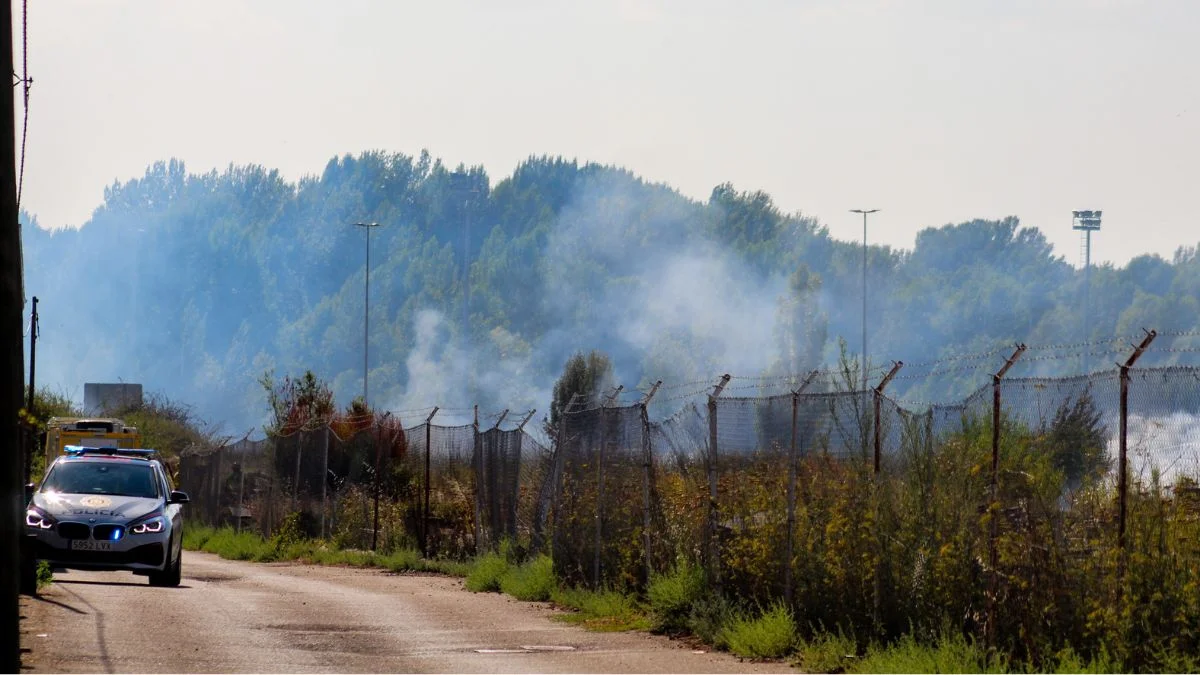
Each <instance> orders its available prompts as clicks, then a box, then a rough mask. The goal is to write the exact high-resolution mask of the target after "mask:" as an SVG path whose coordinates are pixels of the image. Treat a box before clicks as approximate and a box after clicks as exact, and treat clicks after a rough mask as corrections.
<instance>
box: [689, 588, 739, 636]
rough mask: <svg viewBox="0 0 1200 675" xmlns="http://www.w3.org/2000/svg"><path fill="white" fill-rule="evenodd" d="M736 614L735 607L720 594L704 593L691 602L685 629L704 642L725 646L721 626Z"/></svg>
mask: <svg viewBox="0 0 1200 675" xmlns="http://www.w3.org/2000/svg"><path fill="white" fill-rule="evenodd" d="M736 615H737V611H736V608H735V607H734V606H733V603H731V602H730V601H729V600H727V599H726V598H725V597H724V596H722V595H704V596H701V597H699V598H697V599H696V601H695V602H693V603H692V608H691V611H690V612H688V617H687V629H688V630H689V631H691V632H692V634H693V635H695V636H696V637H698V638H700V639H701V640H703V641H704V642H707V643H708V644H710V645H712V646H714V647H716V648H718V649H723V648H725V647H726V644H725V642H724V637H725V634H724V631H723V630H722V628H723V627H724V626H725V625H726V624H728V623H730V622H731V621H732V620H733V618H734V617H735V616H736Z"/></svg>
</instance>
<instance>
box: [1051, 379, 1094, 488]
mask: <svg viewBox="0 0 1200 675" xmlns="http://www.w3.org/2000/svg"><path fill="white" fill-rule="evenodd" d="M1107 435H1108V430H1107V428H1105V426H1104V424H1103V423H1102V422H1101V421H1100V411H1098V410H1097V409H1096V403H1095V401H1093V400H1092V395H1091V393H1090V392H1084V393H1083V394H1081V395H1080V396H1079V397H1078V398H1076V399H1074V400H1073V401H1072V400H1070V399H1068V400H1066V401H1063V403H1062V404H1061V405H1059V406H1058V410H1057V411H1056V412H1055V413H1054V421H1053V422H1052V423H1051V424H1050V428H1049V430H1048V431H1047V432H1046V440H1047V442H1048V443H1049V446H1050V452H1051V455H1052V465H1053V466H1054V468H1055V469H1058V470H1059V471H1062V472H1063V476H1064V477H1065V478H1066V480H1067V484H1068V485H1071V486H1078V485H1079V484H1080V483H1082V482H1084V481H1086V480H1089V479H1094V478H1098V477H1100V476H1102V475H1104V473H1105V472H1107V471H1108V469H1109V460H1108V455H1107V454H1106V453H1105V448H1104V446H1105V438H1107Z"/></svg>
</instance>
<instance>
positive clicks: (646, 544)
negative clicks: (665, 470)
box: [638, 380, 662, 586]
mask: <svg viewBox="0 0 1200 675" xmlns="http://www.w3.org/2000/svg"><path fill="white" fill-rule="evenodd" d="M661 386H662V380H659V381H657V382H655V383H654V385H653V386H652V387H650V391H649V392H648V393H647V394H646V396H645V398H643V399H642V400H641V402H639V403H638V407H640V408H641V416H642V549H643V552H644V555H645V563H646V572H645V574H646V586H649V585H650V576H651V574H652V573H653V569H652V557H653V556H652V555H651V550H652V549H651V545H650V543H651V542H650V524H651V510H652V509H653V508H654V505H653V503H651V501H650V468H651V465H652V464H653V460H654V455H653V452H654V449H653V447H651V444H650V415H649V413H647V412H646V408H647V407H648V406H649V405H650V399H652V398H654V394H655V393H656V392H658V388H659V387H661Z"/></svg>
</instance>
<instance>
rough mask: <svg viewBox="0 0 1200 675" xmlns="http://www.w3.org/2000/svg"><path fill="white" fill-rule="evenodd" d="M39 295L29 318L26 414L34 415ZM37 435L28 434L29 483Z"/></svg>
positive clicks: (25, 476) (27, 478)
mask: <svg viewBox="0 0 1200 675" xmlns="http://www.w3.org/2000/svg"><path fill="white" fill-rule="evenodd" d="M37 304H38V299H37V296H36V295H35V296H33V315H32V317H30V319H29V392H28V394H29V399H28V400H27V401H26V403H25V412H26V414H28V415H30V416H32V415H33V414H34V410H33V392H34V389H35V387H36V383H37V379H36V377H35V375H36V373H37V339H38V315H37ZM36 438H37V436H36V435H35V434H34V433H33V432H32V430H31V431H30V433H29V434H27V439H26V440H27V441H28V442H27V443H26V444H25V473H24V474H23V478H22V480H21V482H22V483H28V482H29V479H30V478H31V477H32V475H33V452H34V448H35V447H36Z"/></svg>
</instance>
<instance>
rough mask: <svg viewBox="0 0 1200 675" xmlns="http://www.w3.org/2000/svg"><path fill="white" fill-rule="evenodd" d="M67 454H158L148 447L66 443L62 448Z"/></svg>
mask: <svg viewBox="0 0 1200 675" xmlns="http://www.w3.org/2000/svg"><path fill="white" fill-rule="evenodd" d="M63 450H64V451H65V452H66V453H67V454H68V455H78V456H83V455H110V456H117V457H142V458H146V459H149V458H150V457H153V456H154V455H157V454H158V451H157V450H152V449H150V448H93V447H91V446H84V445H68V446H66V447H64V448H63Z"/></svg>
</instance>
